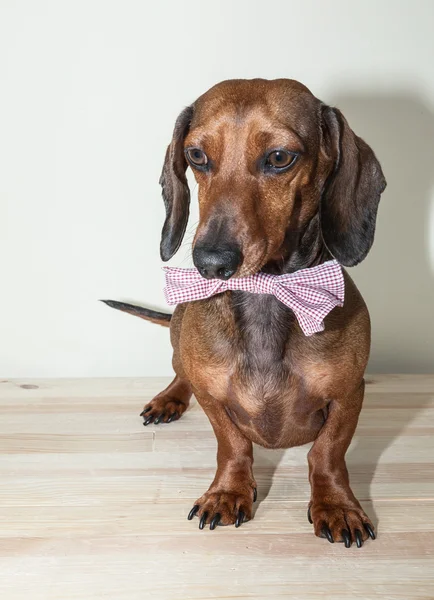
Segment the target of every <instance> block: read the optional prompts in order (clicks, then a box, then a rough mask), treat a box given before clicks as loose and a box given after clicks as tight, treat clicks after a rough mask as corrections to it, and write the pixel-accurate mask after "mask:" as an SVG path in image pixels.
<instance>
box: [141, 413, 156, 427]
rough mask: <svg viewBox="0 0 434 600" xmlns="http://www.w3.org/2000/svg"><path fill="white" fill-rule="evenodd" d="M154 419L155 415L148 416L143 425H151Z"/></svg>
mask: <svg viewBox="0 0 434 600" xmlns="http://www.w3.org/2000/svg"><path fill="white" fill-rule="evenodd" d="M153 420H154V415H151V416H150V417H148V418H147V419H146V421H145V422H144V423H143V425H144V426H145V427H146V425H149V423H152V421H153Z"/></svg>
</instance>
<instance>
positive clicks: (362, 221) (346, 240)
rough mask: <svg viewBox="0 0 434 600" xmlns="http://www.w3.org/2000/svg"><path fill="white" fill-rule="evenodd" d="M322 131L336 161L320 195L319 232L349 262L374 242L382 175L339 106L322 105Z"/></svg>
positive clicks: (359, 257)
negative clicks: (320, 231) (337, 107)
mask: <svg viewBox="0 0 434 600" xmlns="http://www.w3.org/2000/svg"><path fill="white" fill-rule="evenodd" d="M322 131H323V145H324V146H325V148H324V149H325V151H326V153H327V154H328V155H329V156H330V155H331V156H332V158H333V160H334V169H333V171H332V173H331V175H330V176H329V178H328V180H327V182H326V185H325V189H324V191H323V195H322V198H321V206H320V219H321V230H322V236H323V240H324V243H325V245H326V246H327V248H328V249H329V251H330V252H331V254H332V255H333V256H334V257H335V258H336V259H337V260H338V261H339V262H340V263H341V264H343V265H345V266H347V267H352V266H354V265H357V264H358V263H359V262H361V261H362V260H363V259H364V258H365V256H366V255H367V254H368V252H369V250H370V248H371V246H372V243H373V241H374V233H375V221H376V218H377V208H378V203H379V201H380V195H381V193H382V192H383V191H384V189H385V187H386V180H385V178H384V175H383V171H382V170H381V166H380V163H379V162H378V160H377V159H376V157H375V154H374V152H373V151H372V150H371V148H370V147H369V146H368V145H367V144H366V143H365V142H364V141H363V140H362V139H361V138H359V137H358V136H356V135H355V133H354V132H353V131H352V130H351V129H350V127H349V125H348V123H347V121H346V119H345V118H344V116H343V115H342V113H341V112H340V111H339V110H338V109H336V108H330V107H329V106H324V107H323V109H322Z"/></svg>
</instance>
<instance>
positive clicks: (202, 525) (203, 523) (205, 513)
mask: <svg viewBox="0 0 434 600" xmlns="http://www.w3.org/2000/svg"><path fill="white" fill-rule="evenodd" d="M207 518H208V513H207V512H204V513H203V515H202V516H201V518H200V521H199V529H203V528H204V527H205V523H206V520H207Z"/></svg>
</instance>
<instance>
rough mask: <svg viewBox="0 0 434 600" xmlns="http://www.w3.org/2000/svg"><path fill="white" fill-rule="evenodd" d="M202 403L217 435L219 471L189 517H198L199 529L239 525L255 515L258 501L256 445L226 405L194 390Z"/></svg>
mask: <svg viewBox="0 0 434 600" xmlns="http://www.w3.org/2000/svg"><path fill="white" fill-rule="evenodd" d="M195 396H196V398H197V400H198V402H199V404H200V405H201V406H202V408H203V409H204V411H205V413H206V414H207V416H208V418H209V420H210V422H211V425H212V427H213V429H214V433H215V435H216V438H217V444H218V448H217V473H216V475H215V477H214V481H213V482H212V484H211V485H210V487H209V489H208V491H207V492H205V494H203V496H201V497H200V498H199V499H198V500H197V501H196V503H195V505H194V506H193V508H192V509H191V511H190V514H189V516H188V518H189V519H192V518H193V517H194V516H195V515H197V516H198V517H199V528H200V529H203V528H204V527H205V524H207V523H209V524H210V529H215V527H216V526H217V525H218V524H220V525H231V524H233V523H235V527H239V526H240V525H241V524H242V523H243V521H248V520H249V519H251V518H252V503H253V502H254V500H256V482H255V480H254V478H253V471H252V466H253V447H252V442H251V441H250V440H248V439H247V438H246V437H245V436H244V435H243V434H242V433H241V431H240V430H239V429H238V427H237V426H236V425H235V424H234V423H233V422H232V420H231V419H230V417H229V415H228V413H227V412H226V410H225V408H224V405H223V404H221V403H220V402H218V401H217V400H215V399H214V398H212V397H211V396H209V395H208V394H206V393H202V392H198V391H197V390H195Z"/></svg>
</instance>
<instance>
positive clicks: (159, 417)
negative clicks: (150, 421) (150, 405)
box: [154, 412, 164, 425]
mask: <svg viewBox="0 0 434 600" xmlns="http://www.w3.org/2000/svg"><path fill="white" fill-rule="evenodd" d="M163 417H164V412H162V413H161V414H160V415H158V417H157V418H156V419H155V421H154V423H155V425H158V423H159V422H160V421H161V419H162V418H163Z"/></svg>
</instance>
